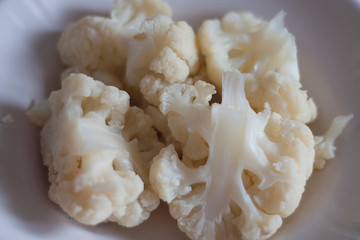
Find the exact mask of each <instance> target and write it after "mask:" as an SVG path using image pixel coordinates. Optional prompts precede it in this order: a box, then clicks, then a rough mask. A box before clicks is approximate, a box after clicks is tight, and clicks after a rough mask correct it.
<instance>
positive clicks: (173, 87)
mask: <svg viewBox="0 0 360 240" xmlns="http://www.w3.org/2000/svg"><path fill="white" fill-rule="evenodd" d="M58 51H59V54H60V57H61V59H62V61H63V63H64V64H65V65H67V66H68V69H66V70H65V71H64V72H63V74H62V87H61V89H60V90H57V91H54V92H52V93H51V94H50V97H49V99H48V100H46V101H42V102H41V103H39V104H37V105H35V106H34V107H33V108H31V109H30V110H29V111H28V113H27V114H28V116H29V118H30V119H31V120H32V122H33V123H35V124H36V125H38V126H40V127H41V128H42V130H41V152H42V156H43V160H44V164H45V165H46V166H47V167H48V169H49V181H50V183H51V186H50V190H49V196H50V198H51V200H52V201H54V202H55V203H57V204H59V205H60V206H61V208H62V209H63V210H64V211H65V212H66V213H67V214H68V215H69V216H70V217H72V218H74V219H76V220H77V221H79V222H80V223H83V224H89V225H95V224H98V223H101V222H106V221H113V222H117V223H118V224H120V225H121V226H125V227H133V226H137V225H139V224H140V223H142V222H143V221H145V220H146V219H148V218H149V216H150V214H151V212H152V211H153V210H155V209H156V208H157V207H158V205H159V203H160V199H161V200H163V201H165V202H167V203H168V204H169V209H170V213H171V215H172V216H173V217H174V218H175V219H176V220H177V221H178V226H179V228H180V229H181V230H182V231H184V232H185V233H186V234H187V235H188V236H189V238H191V239H194V240H195V239H248V240H250V239H267V238H269V237H270V236H271V235H273V234H274V233H275V232H276V230H277V229H278V228H279V227H280V226H281V224H282V219H283V218H285V217H287V216H289V215H290V214H292V213H293V212H294V210H295V209H296V208H297V206H298V205H299V202H300V199H301V196H302V194H303V192H304V188H305V184H306V181H307V179H308V178H309V177H310V175H311V173H312V171H313V169H314V168H323V167H324V164H325V161H326V160H327V159H331V158H333V157H334V150H335V147H334V140H335V139H336V137H337V136H338V135H339V134H340V133H341V131H342V129H343V127H344V126H345V125H346V124H347V122H348V121H349V120H350V119H351V118H352V115H348V116H339V117H337V118H336V119H335V120H334V122H333V124H332V126H331V127H330V129H329V130H328V131H327V132H326V133H325V134H324V135H323V136H314V135H313V133H312V132H311V130H310V129H309V127H308V126H307V125H306V124H307V123H309V122H311V121H313V120H314V119H315V118H316V115H317V109H316V105H315V104H314V101H313V100H312V99H311V98H309V97H308V95H307V92H306V90H303V89H302V86H301V83H300V74H299V69H298V62H297V49H296V44H295V38H294V36H293V35H292V34H291V33H289V31H288V30H287V29H286V28H285V26H284V13H283V12H280V13H278V14H277V15H276V16H275V17H274V18H273V19H272V20H270V21H265V20H263V19H261V18H259V17H257V16H255V15H253V14H251V13H249V12H229V13H227V14H226V15H225V16H224V17H223V18H222V19H221V20H219V19H212V20H206V21H205V22H204V23H203V24H202V25H201V27H200V28H199V29H198V31H197V33H195V32H194V30H193V28H192V27H191V26H189V24H187V23H186V22H185V21H179V22H174V21H173V20H172V19H171V9H170V7H169V6H168V4H167V3H164V2H162V1H161V0H116V1H115V2H114V4H113V8H112V11H111V14H110V16H109V17H100V16H88V17H84V18H82V19H80V20H79V21H77V22H74V23H71V24H70V25H68V26H67V27H66V28H65V30H64V32H63V33H62V35H61V37H60V40H59V43H58Z"/></svg>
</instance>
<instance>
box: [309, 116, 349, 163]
mask: <svg viewBox="0 0 360 240" xmlns="http://www.w3.org/2000/svg"><path fill="white" fill-rule="evenodd" d="M352 118H353V114H349V115H346V116H337V117H336V118H335V119H334V120H333V122H332V124H331V126H330V128H329V129H328V130H327V131H326V133H325V134H324V135H322V136H315V161H314V168H317V169H322V168H324V165H325V161H326V160H329V159H332V158H334V157H335V149H336V147H335V145H334V142H335V140H336V138H337V137H338V136H339V135H340V134H341V132H342V131H343V129H344V127H345V126H346V124H348V122H349V121H350V120H351V119H352Z"/></svg>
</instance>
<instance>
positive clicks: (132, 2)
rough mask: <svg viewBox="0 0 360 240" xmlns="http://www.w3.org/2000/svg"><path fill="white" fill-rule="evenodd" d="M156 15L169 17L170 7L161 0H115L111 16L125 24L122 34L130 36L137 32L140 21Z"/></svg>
mask: <svg viewBox="0 0 360 240" xmlns="http://www.w3.org/2000/svg"><path fill="white" fill-rule="evenodd" d="M157 15H164V16H168V17H171V15H172V13H171V8H170V7H169V5H168V4H167V3H165V2H163V1H161V0H115V1H114V4H113V7H112V11H111V18H112V19H116V20H117V21H118V22H119V24H121V25H122V26H125V28H124V35H125V36H128V37H131V36H133V35H134V34H137V33H138V30H139V27H140V25H141V23H142V22H143V21H144V20H145V19H148V18H152V17H155V16H157Z"/></svg>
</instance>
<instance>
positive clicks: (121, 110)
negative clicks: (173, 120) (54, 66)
mask: <svg viewBox="0 0 360 240" xmlns="http://www.w3.org/2000/svg"><path fill="white" fill-rule="evenodd" d="M49 103H50V107H51V118H50V119H49V121H48V122H47V123H46V125H45V126H44V128H43V129H42V131H41V148H42V155H43V159H44V164H45V165H46V166H48V168H49V181H50V183H51V186H50V190H49V196H50V198H51V199H52V200H53V201H54V202H55V203H58V204H59V205H60V206H61V207H62V209H64V211H65V212H66V213H67V214H68V215H69V216H71V217H73V218H75V219H76V220H77V221H79V222H80V223H83V224H89V225H94V224H98V223H101V222H104V221H114V222H117V223H119V224H120V225H122V226H126V227H132V226H136V225H138V224H140V223H141V222H143V221H144V220H146V219H147V218H148V217H149V215H150V212H151V211H152V210H154V209H155V208H156V207H157V206H158V204H159V198H158V197H157V195H156V194H155V193H154V191H153V190H152V188H151V187H150V185H149V180H148V174H149V168H150V162H151V160H152V158H153V157H154V156H155V155H156V154H157V153H158V151H159V150H160V149H161V148H162V147H163V144H161V143H159V142H158V140H157V136H156V132H155V130H154V129H152V120H151V118H150V116H148V115H146V114H145V113H144V112H143V111H142V110H140V109H138V108H135V107H130V108H129V95H128V94H127V93H126V92H124V91H121V90H119V89H117V88H115V87H111V86H105V85H104V84H103V83H101V82H100V81H95V80H93V79H92V78H90V77H87V76H85V75H83V74H71V75H70V76H69V77H67V78H66V79H64V81H63V82H62V88H61V89H60V90H58V91H55V92H52V93H51V95H50V97H49ZM139 119H140V120H141V121H136V122H134V120H139ZM135 123H136V124H135Z"/></svg>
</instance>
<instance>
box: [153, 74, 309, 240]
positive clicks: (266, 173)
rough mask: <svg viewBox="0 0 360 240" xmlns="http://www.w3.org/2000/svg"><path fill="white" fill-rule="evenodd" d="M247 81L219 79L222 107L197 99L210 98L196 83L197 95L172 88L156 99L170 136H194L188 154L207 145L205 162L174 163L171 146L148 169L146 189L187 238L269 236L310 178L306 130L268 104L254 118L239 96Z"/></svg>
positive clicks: (236, 77) (186, 89)
mask: <svg viewBox="0 0 360 240" xmlns="http://www.w3.org/2000/svg"><path fill="white" fill-rule="evenodd" d="M248 77H252V76H251V75H248V74H241V73H238V72H232V73H226V74H225V75H224V80H223V94H222V103H221V104H217V103H214V104H213V105H211V106H209V105H208V104H207V103H206V101H204V100H205V99H206V100H209V95H208V93H209V92H207V96H206V97H204V96H205V95H206V94H201V93H200V91H199V90H200V88H204V87H207V85H206V83H201V82H200V83H199V82H197V83H198V84H200V85H198V89H197V88H196V87H195V86H189V85H184V84H174V85H172V86H171V87H169V88H172V89H170V90H168V89H165V91H164V93H163V94H162V96H161V105H160V109H161V111H162V112H163V113H164V114H166V116H167V117H168V118H169V122H170V121H173V122H176V121H177V122H178V123H179V124H180V123H181V125H182V126H179V125H176V124H174V125H170V124H169V125H170V129H171V130H172V132H173V134H174V136H177V135H179V136H178V138H181V136H185V135H186V134H185V133H184V131H183V130H182V128H184V127H185V128H186V130H187V132H188V134H193V135H195V134H197V135H199V136H198V137H197V138H196V141H193V143H192V144H193V146H194V148H196V147H198V146H201V145H205V146H207V147H208V154H207V156H206V159H205V161H204V162H202V163H201V164H196V165H195V167H194V166H189V165H188V164H185V163H184V162H183V161H180V160H179V157H178V156H177V154H176V152H175V150H174V148H173V146H171V145H170V146H168V147H166V148H164V149H162V150H161V151H160V153H159V155H157V156H156V157H155V158H154V159H153V164H152V166H151V169H150V182H151V184H152V186H153V188H154V189H155V190H156V191H157V193H158V194H159V196H160V198H161V199H163V200H164V201H167V202H168V203H169V204H170V212H171V214H172V216H173V217H174V218H176V219H177V221H178V225H179V227H180V229H181V230H183V231H184V232H186V233H187V235H188V236H189V237H190V238H191V239H239V238H241V237H242V239H266V238H268V237H270V236H271V235H272V234H273V233H274V232H275V231H276V230H277V229H278V228H279V226H280V225H281V223H282V218H284V217H286V216H288V215H290V214H291V213H292V212H293V211H294V210H295V208H296V207H297V206H298V204H299V201H300V198H301V196H302V193H303V191H304V186H305V183H306V180H307V179H308V177H309V176H310V175H311V172H312V166H313V160H314V139H313V135H312V132H311V131H310V129H309V128H308V127H307V126H306V125H305V124H304V123H302V122H298V121H294V120H290V119H283V118H282V117H281V116H280V115H279V114H277V113H274V112H271V111H270V109H269V106H267V107H265V109H264V111H262V112H260V113H255V112H254V111H253V110H252V109H251V108H250V106H249V103H248V101H247V100H246V98H245V93H244V82H245V79H246V78H248ZM200 86H202V87H200ZM176 88H177V91H175V89H176ZM198 98H199V99H198ZM170 118H172V120H170ZM180 130H181V131H180ZM183 158H184V157H183ZM185 158H189V156H185ZM190 160H192V159H190ZM196 161H198V160H194V161H193V162H196Z"/></svg>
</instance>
